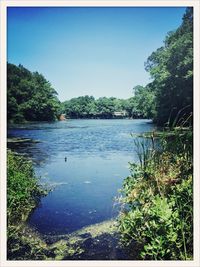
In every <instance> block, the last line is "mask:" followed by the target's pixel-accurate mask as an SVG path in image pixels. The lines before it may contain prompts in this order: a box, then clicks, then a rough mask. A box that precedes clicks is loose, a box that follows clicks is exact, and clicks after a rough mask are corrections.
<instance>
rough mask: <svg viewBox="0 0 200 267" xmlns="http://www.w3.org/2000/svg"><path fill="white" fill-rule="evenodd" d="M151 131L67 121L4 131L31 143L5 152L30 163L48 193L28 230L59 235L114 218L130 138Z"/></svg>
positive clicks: (140, 124)
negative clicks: (31, 228) (49, 186)
mask: <svg viewBox="0 0 200 267" xmlns="http://www.w3.org/2000/svg"><path fill="white" fill-rule="evenodd" d="M153 127H154V126H153V124H151V123H150V121H149V120H68V121H61V122H54V123H31V124H26V125H15V127H13V128H11V129H9V130H8V136H9V137H22V138H30V139H32V140H34V141H37V142H27V143H23V144H22V143H21V144H20V143H19V144H18V145H17V144H9V147H12V148H13V149H15V150H17V151H18V152H21V153H24V154H25V155H26V156H27V157H29V158H31V159H32V160H33V162H34V166H35V171H36V173H37V175H39V176H40V177H41V182H42V183H47V184H48V185H51V186H52V187H53V188H54V190H53V191H52V192H51V193H49V194H48V196H46V197H44V198H42V200H41V203H40V205H39V207H38V208H37V209H35V210H34V212H33V213H32V215H31V217H30V220H29V224H30V225H32V226H34V227H35V228H36V229H37V230H38V231H39V232H41V233H43V234H64V233H70V232H73V231H75V230H78V229H80V228H82V227H84V226H87V225H90V224H94V223H98V222H102V221H104V220H107V219H110V218H112V217H115V216H116V215H117V211H118V205H116V201H115V197H116V196H118V195H119V193H118V189H120V188H121V186H122V182H123V179H124V178H125V177H127V176H128V175H129V169H128V162H132V161H134V160H136V159H137V156H136V153H135V147H134V139H133V137H131V135H130V134H131V133H142V132H147V131H151V130H152V129H153ZM65 158H66V160H65Z"/></svg>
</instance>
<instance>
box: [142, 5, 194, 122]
mask: <svg viewBox="0 0 200 267" xmlns="http://www.w3.org/2000/svg"><path fill="white" fill-rule="evenodd" d="M146 70H147V71H149V72H150V75H151V77H152V78H153V82H152V83H150V84H149V85H148V86H149V88H151V90H152V91H153V92H154V94H155V102H156V115H155V121H156V122H157V123H158V124H160V125H163V124H165V123H167V122H168V124H171V123H172V122H174V120H175V118H176V119H177V116H178V117H179V118H183V119H185V118H186V117H189V115H191V114H192V111H193V105H192V102H193V9H192V8H187V9H186V13H185V15H184V17H183V22H182V24H181V26H180V27H179V28H178V29H177V30H176V31H174V32H170V33H169V34H168V35H167V37H166V39H165V41H164V46H163V47H161V48H159V49H157V51H155V52H153V53H152V54H151V56H150V57H149V58H148V60H147V63H146ZM189 122H190V123H192V117H190V120H189V121H188V123H189ZM177 123H178V120H177Z"/></svg>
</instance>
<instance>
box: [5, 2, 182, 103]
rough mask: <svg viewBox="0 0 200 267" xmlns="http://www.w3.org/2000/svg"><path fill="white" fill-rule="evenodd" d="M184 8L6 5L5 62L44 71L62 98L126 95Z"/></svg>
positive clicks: (143, 78) (143, 79) (142, 78)
mask: <svg viewBox="0 0 200 267" xmlns="http://www.w3.org/2000/svg"><path fill="white" fill-rule="evenodd" d="M184 12H185V8H183V7H160V8H158V7H157V8H154V7H149V8H147V7H146V8H145V7H133V8H119V7H117V8H103V7H101V8H94V7H93V8H90V7H89V8H86V7H84V8H83V7H81V8H78V7H75V8H65V7H61V8H56V7H43V8H39V7H34V8H33V7H32V8H31V7H24V8H21V7H9V8H8V62H10V63H14V64H17V65H18V64H22V65H23V66H24V67H26V68H28V69H29V70H31V71H38V72H39V73H42V74H43V75H44V76H45V77H46V79H47V80H49V81H50V82H51V84H52V86H53V87H54V88H55V89H56V91H57V92H58V96H59V99H60V100H61V101H64V100H66V99H70V98H72V97H76V96H80V95H93V96H94V97H96V98H98V97H100V96H108V97H109V96H115V97H118V98H128V97H131V96H132V88H133V87H134V86H136V85H138V84H140V85H146V84H147V83H148V82H150V78H149V74H148V73H147V72H146V71H145V70H144V62H145V61H146V60H147V58H148V56H150V54H151V53H152V52H153V51H155V50H156V49H157V48H159V47H160V46H162V45H163V40H164V38H165V36H166V34H167V32H169V31H171V30H175V29H176V28H177V27H178V26H179V25H180V24H181V21H182V16H183V14H184Z"/></svg>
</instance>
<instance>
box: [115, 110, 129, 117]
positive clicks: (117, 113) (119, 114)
mask: <svg viewBox="0 0 200 267" xmlns="http://www.w3.org/2000/svg"><path fill="white" fill-rule="evenodd" d="M113 116H115V117H126V116H127V112H126V111H125V110H122V111H114V113H113Z"/></svg>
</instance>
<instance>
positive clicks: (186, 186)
mask: <svg viewBox="0 0 200 267" xmlns="http://www.w3.org/2000/svg"><path fill="white" fill-rule="evenodd" d="M151 142H152V145H151V147H150V146H149V143H148V145H147V144H145V143H144V142H143V143H140V144H138V152H139V154H140V161H139V164H131V165H130V167H131V168H130V169H131V175H130V176H129V177H128V178H126V179H125V181H124V185H123V190H122V191H123V194H124V197H123V203H124V205H125V209H124V211H123V212H122V213H121V215H120V217H119V230H120V232H121V237H122V242H123V243H124V245H126V246H129V247H131V245H132V242H133V241H134V240H136V241H138V242H139V243H140V244H141V253H140V256H141V258H143V259H154V260H187V259H192V256H193V190H192V188H193V183H192V173H193V171H192V170H193V168H192V150H191V146H192V132H191V129H189V130H187V131H186V130H185V129H181V128H178V129H175V130H174V135H173V137H172V136H170V135H166V136H163V138H162V140H160V144H159V146H157V147H156V148H155V143H154V134H153V133H152V141H151Z"/></svg>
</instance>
